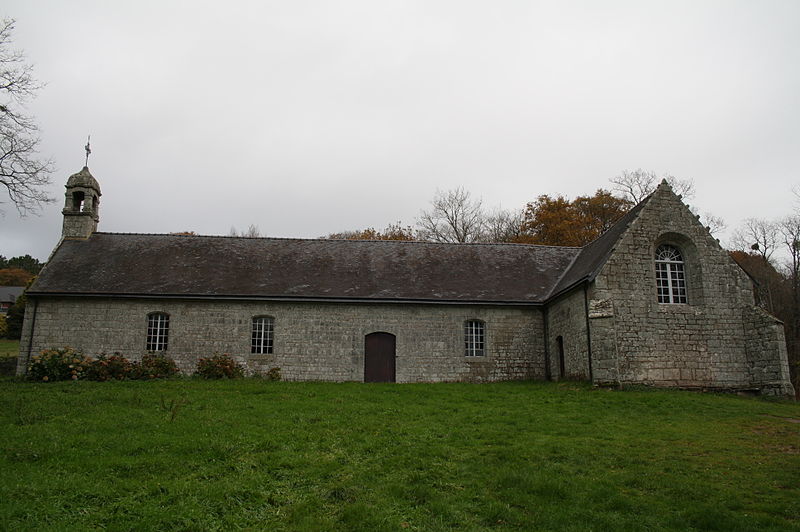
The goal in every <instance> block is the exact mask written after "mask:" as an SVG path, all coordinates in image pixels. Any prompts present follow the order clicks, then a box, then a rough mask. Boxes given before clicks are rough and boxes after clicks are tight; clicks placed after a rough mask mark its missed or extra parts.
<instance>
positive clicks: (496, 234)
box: [482, 209, 525, 242]
mask: <svg viewBox="0 0 800 532" xmlns="http://www.w3.org/2000/svg"><path fill="white" fill-rule="evenodd" d="M524 220H525V210H524V209H516V210H505V209H497V210H495V211H493V212H492V213H491V214H489V215H488V216H486V218H485V223H484V232H483V238H482V240H484V241H486V242H516V241H517V240H518V239H519V236H520V235H521V234H522V222H523V221H524Z"/></svg>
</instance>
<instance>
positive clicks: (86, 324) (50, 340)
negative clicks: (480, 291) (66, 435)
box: [19, 297, 545, 382]
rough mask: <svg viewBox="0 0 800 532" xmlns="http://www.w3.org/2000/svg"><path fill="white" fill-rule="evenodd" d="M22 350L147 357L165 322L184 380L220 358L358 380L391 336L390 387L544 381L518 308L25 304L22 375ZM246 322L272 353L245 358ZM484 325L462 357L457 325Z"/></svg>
mask: <svg viewBox="0 0 800 532" xmlns="http://www.w3.org/2000/svg"><path fill="white" fill-rule="evenodd" d="M34 308H36V318H35V320H36V326H35V330H34V334H33V342H32V344H31V346H30V347H31V349H30V352H32V353H34V354H35V353H37V352H39V351H40V350H42V349H46V348H54V347H62V346H67V345H68V346H70V347H74V348H77V349H80V350H82V351H84V352H85V353H86V354H89V355H97V354H99V353H101V352H105V353H109V354H110V353H113V352H117V351H118V352H120V353H122V354H124V355H125V356H128V357H129V358H131V359H134V360H136V359H139V358H140V357H141V356H142V355H143V354H145V353H146V349H145V347H146V346H145V342H146V334H147V315H148V313H151V312H165V313H167V314H169V316H170V324H169V327H170V328H169V345H168V350H167V352H166V354H167V355H168V356H170V357H172V358H173V359H175V361H176V362H177V363H178V365H179V367H180V369H181V371H183V372H184V373H191V372H193V371H194V369H195V365H196V363H197V360H198V358H200V357H206V356H210V355H213V354H215V353H218V354H222V353H227V354H230V355H231V356H233V357H235V358H236V359H237V360H239V361H240V362H241V363H243V364H246V365H247V367H248V370H249V371H250V372H265V371H268V370H269V369H270V368H273V367H280V368H281V374H282V376H283V378H285V379H288V380H327V381H362V380H363V376H364V373H363V372H364V336H365V335H367V334H369V333H371V332H376V331H382V332H388V333H391V334H394V335H396V337H397V359H396V368H397V369H396V372H397V382H426V381H427V382H433V381H497V380H515V379H532V378H543V377H544V373H545V370H544V341H543V337H544V334H543V320H542V313H541V311H539V310H538V309H530V308H523V307H497V306H495V307H491V306H472V305H418V304H346V303H335V304H331V303H289V302H241V301H205V300H203V301H178V300H170V299H158V300H155V299H154V300H142V299H111V298H81V297H72V298H38V302H37V303H36V304H35V305H31V304H29V305H28V315H27V316H26V321H25V326H26V330H25V331H24V332H23V342H22V343H21V345H20V348H21V356H20V365H19V368H20V371H22V370H24V367H25V364H26V362H27V354H28V341H27V339H28V338H30V332H31V331H30V324H31V323H32V322H33V316H32V314H33V309H34ZM253 316H272V317H274V319H275V325H274V327H275V336H274V350H273V351H274V354H271V355H251V354H250V328H251V319H252V317H253ZM468 319H479V320H483V321H484V322H485V323H486V347H487V354H486V356H485V357H470V358H467V357H465V356H464V330H463V324H464V321H465V320H468Z"/></svg>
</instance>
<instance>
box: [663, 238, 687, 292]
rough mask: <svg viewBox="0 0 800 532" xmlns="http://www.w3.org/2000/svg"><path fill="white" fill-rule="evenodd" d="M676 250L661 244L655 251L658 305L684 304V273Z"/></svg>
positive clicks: (673, 247)
mask: <svg viewBox="0 0 800 532" xmlns="http://www.w3.org/2000/svg"><path fill="white" fill-rule="evenodd" d="M683 264H684V262H683V255H681V252H680V250H679V249H678V248H676V247H675V246H670V245H669V244H663V245H661V246H658V249H656V290H657V291H658V302H659V303H686V302H687V299H686V272H685V271H684V267H683Z"/></svg>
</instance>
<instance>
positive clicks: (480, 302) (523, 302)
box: [26, 291, 544, 307]
mask: <svg viewBox="0 0 800 532" xmlns="http://www.w3.org/2000/svg"><path fill="white" fill-rule="evenodd" d="M26 295H27V296H29V297H97V298H101V297H115V298H123V299H183V300H227V301H232V300H236V301H297V302H308V303H407V304H425V305H490V306H491V305H500V306H523V307H539V306H541V305H543V304H544V303H543V302H542V301H526V300H462V299H411V298H409V299H403V298H365V297H352V298H348V297H321V296H252V295H251V296H243V295H208V294H147V293H138V294H134V293H113V292H53V291H49V292H48V291H41V292H30V291H29V292H28V293H27V294H26Z"/></svg>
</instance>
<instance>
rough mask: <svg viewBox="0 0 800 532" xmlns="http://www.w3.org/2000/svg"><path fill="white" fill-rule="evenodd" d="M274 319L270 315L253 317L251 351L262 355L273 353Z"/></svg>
mask: <svg viewBox="0 0 800 532" xmlns="http://www.w3.org/2000/svg"><path fill="white" fill-rule="evenodd" d="M273 326H274V320H273V319H272V318H269V317H259V318H253V328H252V334H251V335H250V352H251V353H257V354H262V355H269V354H272V336H273Z"/></svg>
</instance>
